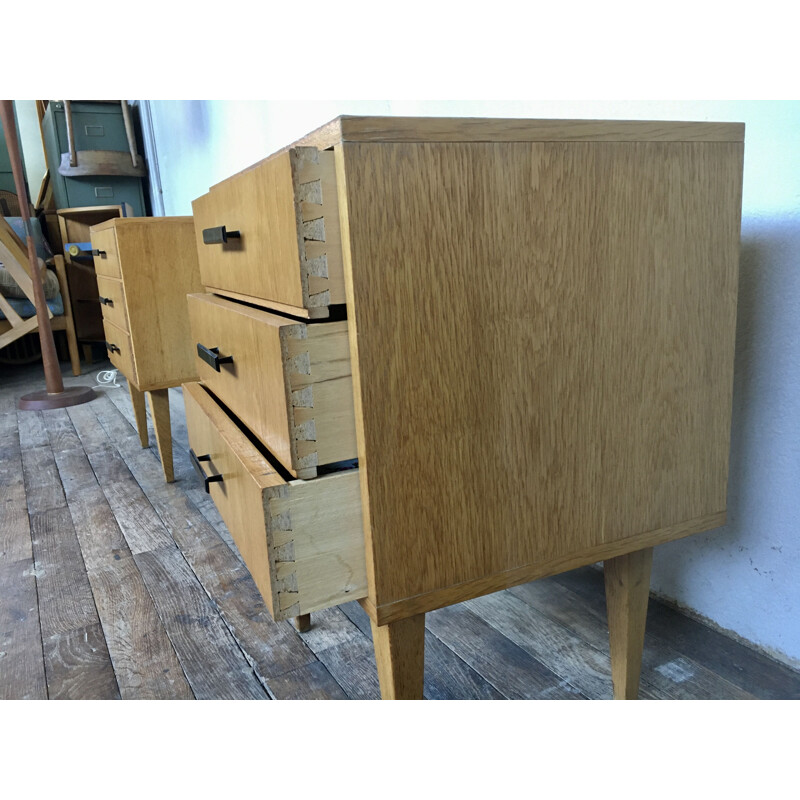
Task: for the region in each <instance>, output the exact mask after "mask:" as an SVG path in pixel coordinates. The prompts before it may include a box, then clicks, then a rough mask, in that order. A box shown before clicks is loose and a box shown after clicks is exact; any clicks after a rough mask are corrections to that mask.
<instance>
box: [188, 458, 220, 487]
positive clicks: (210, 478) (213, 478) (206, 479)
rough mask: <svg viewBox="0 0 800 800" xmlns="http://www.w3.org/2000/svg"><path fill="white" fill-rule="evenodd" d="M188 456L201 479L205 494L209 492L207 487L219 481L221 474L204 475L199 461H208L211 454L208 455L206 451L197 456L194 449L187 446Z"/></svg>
mask: <svg viewBox="0 0 800 800" xmlns="http://www.w3.org/2000/svg"><path fill="white" fill-rule="evenodd" d="M189 458H190V459H191V461H192V466H193V467H194V468H195V470H196V471H197V474H198V475H199V476H200V477H201V478H202V479H203V486H204V488H205V490H206V494H210V492H209V488H208V487H209V486H210V485H211V484H212V483H221V482H222V480H223V478H222V475H206V473H205V472H203V467H202V466H201V464H200V462H201V461H209V462H210V461H211V456H210V455H208V454H207V453H206V454H205V455H202V456H198V455H197V454H196V453H195V452H194V450H192V448H191V447H190V448H189Z"/></svg>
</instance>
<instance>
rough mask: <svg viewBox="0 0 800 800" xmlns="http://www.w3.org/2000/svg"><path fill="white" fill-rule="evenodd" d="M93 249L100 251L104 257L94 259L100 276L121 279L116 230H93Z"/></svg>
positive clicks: (95, 267)
mask: <svg viewBox="0 0 800 800" xmlns="http://www.w3.org/2000/svg"><path fill="white" fill-rule="evenodd" d="M91 236H92V249H93V250H100V252H101V253H102V255H99V256H95V257H94V269H95V272H96V273H97V274H98V275H105V276H106V277H108V278H121V277H122V274H121V272H120V267H119V250H118V249H117V234H116V231H115V230H114V228H110V227H109V228H103V229H102V230H96V229H94V228H92V232H91Z"/></svg>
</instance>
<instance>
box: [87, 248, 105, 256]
mask: <svg viewBox="0 0 800 800" xmlns="http://www.w3.org/2000/svg"><path fill="white" fill-rule="evenodd" d="M89 255H90V256H101V257H102V258H105V257H106V251H105V250H90V251H89Z"/></svg>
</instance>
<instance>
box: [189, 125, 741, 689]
mask: <svg viewBox="0 0 800 800" xmlns="http://www.w3.org/2000/svg"><path fill="white" fill-rule="evenodd" d="M743 135H744V126H743V125H739V124H731V123H679V122H602V121H599V122H598V121H591V120H586V121H560V120H498V119H485V120H484V119H466V120H459V119H406V118H372V117H369V118H362V117H342V118H339V119H337V120H334V121H333V122H332V123H330V124H329V125H327V126H325V127H323V128H321V129H320V130H318V131H315V132H314V133H312V134H310V135H309V136H308V137H306V138H305V139H303V140H302V141H301V142H299V143H297V144H296V145H293V146H291V147H290V148H287V149H286V150H284V151H282V152H281V153H278V154H276V155H274V156H272V157H270V158H268V159H266V160H265V161H263V162H261V163H260V164H258V165H255V166H254V167H252V168H250V169H249V170H246V171H245V172H243V173H240V174H239V175H236V176H233V177H232V178H230V179H228V180H227V181H224V182H223V183H222V184H219V185H217V186H215V187H212V188H211V190H210V192H209V193H208V195H206V196H204V197H203V198H200V199H199V200H198V201H196V202H195V221H196V225H197V228H198V248H199V254H200V261H201V269H202V270H203V275H204V276H210V277H209V278H208V279H207V280H205V281H204V282H206V284H207V285H210V286H211V287H213V291H214V292H215V293H216V294H221V293H224V294H225V295H226V297H228V298H232V299H233V300H235V299H242V297H243V295H244V296H246V299H247V300H248V302H250V303H255V304H257V305H261V306H265V307H269V308H271V309H272V310H273V312H278V313H287V312H288V313H292V314H293V315H295V316H304V317H306V318H311V319H310V321H309V323H308V324H309V326H311V325H327V324H330V323H328V322H324V321H323V322H314V317H324V316H325V315H326V314H328V313H331V312H332V310H333V305H334V302H335V301H331V302H330V303H325V302H324V301H322V302H319V301H316V302H312V301H311V298H312V297H314V296H315V295H317V294H320V293H321V292H320V291H319V290H320V289H321V284H318V283H317V282H316V278H321V279H322V280H325V281H334V280H335V278H336V269H337V266H336V265H337V264H339V263H341V266H342V274H343V283H344V288H345V296H346V304H347V326H348V336H349V343H350V355H351V359H350V367H351V371H352V380H353V387H354V410H355V432H356V441H357V452H358V459H359V470H358V473H359V478H360V484H361V505H362V514H363V536H364V545H365V577H366V592H365V594H366V596H365V597H364V600H363V605H364V607H365V609H366V610H367V612H368V613H369V615H370V617H371V619H372V622H373V632H374V641H375V648H376V659H377V663H378V668H379V674H380V679H381V688H382V693H383V694H384V696H385V697H401V698H402V697H420V696H421V691H422V664H423V649H424V648H423V636H424V614H425V612H426V611H430V610H434V609H436V608H440V607H442V606H446V605H450V604H452V603H457V602H460V601H462V600H467V599H470V598H474V597H477V596H480V595H482V594H487V593H489V592H493V591H497V590H499V589H504V588H507V587H509V586H514V585H516V584H521V583H524V582H527V581H530V580H532V579H535V578H537V577H543V576H546V575H552V574H556V573H559V572H562V571H565V570H568V569H572V568H574V567H578V566H581V565H585V564H591V563H594V562H596V561H599V560H603V561H605V562H606V589H607V597H608V606H609V626H610V633H611V643H612V648H611V652H612V658H613V660H614V665H613V672H614V683H615V695H616V696H618V697H633V696H635V695H636V691H637V686H638V671H639V665H640V662H641V647H642V638H643V633H644V619H645V611H646V606H647V594H648V586H649V575H650V562H651V555H652V552H651V551H652V547H653V546H655V545H658V544H661V543H663V542H667V541H672V540H674V539H678V538H681V537H683V536H687V535H689V534H692V533H697V532H699V531H704V530H708V529H710V528H714V527H717V526H719V525H722V524H723V523H724V521H725V507H726V485H727V471H728V451H729V437H730V414H731V392H732V379H733V349H734V333H735V315H736V298H737V279H738V247H739V226H740V217H741V184H742V158H743ZM317 149H318V150H319V153H318V155H316V154H315V151H316V150H317ZM330 150H332V152H333V157H334V165H335V183H336V192H337V196H336V199H335V200H334V199H333V198H332V197H331V191H330V189H331V183H330V177H328V178H327V179H326V177H325V175H328V176H329V175H330V173H329V171H328V172H325V173H324V174H317V175H313V174H308V173H305V168H304V165H305V164H315V165H319V164H323V163H324V162H328V161H329V160H330V159H329V156H328V155H326V154H325V152H323V151H330ZM300 176H302V177H300ZM326 181H327V183H326ZM259 196H260V197H261V200H260V201H258V200H256V199H255V198H257V197H259ZM244 198H253V202H252V203H246V202H244ZM252 206H255V207H256V208H259V209H260V213H257V214H254V215H253V216H252V217H250V216H248V215H247V214H246V213H245V212H243V211H242V210H241V209H246V208H248V207H252ZM333 220H335V221H336V225H333V224H332V221H333ZM234 226H235V227H234ZM230 230H233V231H234V233H235V235H233V236H232V235H231V234H230V233H229V231H230ZM320 241H322V242H324V245H323V247H320V246H319V245H318V244H317V242H320ZM340 242H341V248H342V252H341V261H339V259H338V253H336V252H335V249H336V247H338V245H339V243H340ZM268 243H269V244H270V245H272V244H273V243H274V247H273V248H272V251H271V254H267V252H266V247H267V244H268ZM260 248H264V255H263V259H262V260H261V261H260V262H259V261H258V254H259V253H260V252H261V250H260ZM326 248H327V250H326ZM276 253H279V254H280V255H279V256H277V255H275V254H276ZM226 259H227V261H226ZM224 263H227V264H229V267H230V268H229V269H227V270H226V269H224V268H221V267H220V265H222V264H224ZM259 263H260V264H261V265H262V269H263V271H264V272H265V273H267V274H266V275H265V276H259V275H255V276H254V271H257V269H258V267H257V265H258V264H259ZM298 276H299V277H298ZM312 277H313V278H314V281H313V284H314V289H315V290H314V291H312V290H311V289H310V288H309V287H310V286H311V285H312ZM210 280H211V281H213V283H209V281H210ZM240 280H241V282H242V286H246V287H247V292H250V294H246V293H243V292H242V290H240V289H239V288H238V284H237V281H240ZM304 281H305V283H304ZM327 290H328V289H327V288H326V289H324V290H323V291H327ZM329 296H330V297H334V296H336V297H338V295H335V294H334V290H333V289H330V295H329ZM318 309H322V311H320V310H318ZM220 355H227V354H225V353H223V352H222V351H220ZM233 363H234V364H235V363H236V359H235V357H234V359H233ZM218 366H219V368H220V369H227V368H231V367H230V366H228V367H225V366H222V365H218ZM293 394H294V393H292V395H293ZM221 399H222V401H223V404H224V403H225V397H222V398H221ZM190 402H193V401H191V400H190ZM307 408H309V409H313V411H309V412H308V416H309V418H310V419H311V418H313V414H314V413H316V407H315V405H314V404H313V403H311V405H310V406H307ZM326 413H328V410H327V409H326ZM209 416H210V417H211V418H213V417H215V416H216V413H210V414H209ZM188 417H190V414H189V413H188V412H187V418H188ZM243 422H245V424H248V420H243ZM250 424H252V423H250ZM192 435H193V432H192V428H191V424H190V440H191V437H192ZM261 444H262V445H263V444H264V442H263V440H262V441H261ZM263 456H264V459H265V460H268V459H269V453H267V452H266V450H264V451H263ZM209 457H210V462H211V463H213V462H214V456H213V454H209ZM265 463H266V461H265ZM214 474H215V475H216V479H217V481H220V480H221V482H222V483H223V485H224V481H225V479H226V475H225V474H224V470H223V471H219V472H215V473H214ZM316 480H319V479H316ZM307 483H308V485H309V486H310V485H313V484H314V483H315V481H314V480H312V481H308V482H307ZM207 485H208V484H207ZM211 491H212V495H213V492H215V491H217V490H216V489H213V488H212V489H211ZM295 509H296V511H295ZM299 511H301V507H300V506H299V505H297V506H295V507H294V508H291V509H284V515H283V516H282V517H281V522H280V530H281V531H282V536H281V537H280V538H279V540H277V541H279V542H280V543H279V544H277V543H274V542H273V550H274V551H275V552H273V553H272V554H269V553H268V554H267V555H268V560H271V564H272V566H271V567H270V569H271V570H272V571H273V572H274V573H275V574H274V575H272V578H271V580H272V581H273V582H278V583H280V581H281V577H280V572H281V570H285V571H287V572H291V570H292V568H293V566H290V565H293V564H294V556H293V550H294V549H296V548H297V546H298V543H297V540H296V539H295V537H294V535H293V522H292V514H293V513H297V512H299ZM223 517H224V518H225V519H226V522H228V518H226V517H225V515H224V514H223ZM266 524H267V527H269V525H270V521H269V520H267V523H266ZM229 527H231V528H232V533H233V535H234V538H236V537H237V535H239V536H243V537H245V538H251V537H252V536H254V535H256V534H253V533H252V532H251V531H246V530H244V529H243V528H242V525H241V522H239V523H238V530H237V521H236V520H234V521H233V524H231V523H229ZM305 535H308V533H306V534H305ZM312 538H313V537H312ZM237 541H239V539H237ZM266 546H267V548H268V549H269V542H268V543H267V545H266ZM284 546H286V547H287V548H288V552H287V551H286V550H284V551H282V552H281V551H279V550H278V548H279V547H284ZM328 552H329V554H330V559H331V561H334V560H335V559H336V549H335V545H334V546H332V547H331V549H330V550H329V551H328ZM246 560H247V559H246ZM276 562H277V567H275V564H276ZM248 566H249V567H250V569H251V571H253V572H254V574H256V573H257V571H258V570H259V568H260V567H259V566H258V564H254V563H250V562H248ZM356 568H357V567H356ZM276 570H277V571H276ZM257 580H258V579H257ZM358 583H359V582H358V581H356V582H355V584H356V585H357V584H358ZM262 584H263V580H262ZM262 584H260V585H262ZM293 585H294V584H291V583H287V584H285V585H284V587H283V592H284V593H286V595H287V603H288V597H289V595H290V594H291V593H292V592H293V588H292V587H293ZM356 596H357V595H356ZM351 597H352V595H351ZM303 610H304V609H303V608H302V606H299V607H298V606H295V607H293V611H294V612H298V611H299V612H302V611H303Z"/></svg>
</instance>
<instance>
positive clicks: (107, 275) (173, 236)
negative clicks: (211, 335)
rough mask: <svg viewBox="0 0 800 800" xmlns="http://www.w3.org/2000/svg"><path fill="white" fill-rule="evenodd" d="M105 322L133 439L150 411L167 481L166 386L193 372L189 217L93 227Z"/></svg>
mask: <svg viewBox="0 0 800 800" xmlns="http://www.w3.org/2000/svg"><path fill="white" fill-rule="evenodd" d="M91 240H92V248H93V253H94V265H95V270H96V272H97V288H98V293H99V302H100V304H101V307H102V310H103V328H104V330H105V336H106V347H107V349H108V353H109V359H110V360H111V363H112V364H113V365H114V366H115V367H117V369H119V371H120V372H121V373H122V374H123V375H124V376H125V377H126V378H127V380H128V388H129V390H130V394H131V401H132V403H133V411H134V415H135V417H136V425H137V427H138V429H139V440H140V441H141V443H142V447H147V445H148V436H147V414H146V411H145V406H144V393H145V392H149V395H150V411H151V414H152V417H153V427H154V429H155V433H156V441H157V443H158V451H159V454H160V456H161V466H162V468H163V470H164V477H165V478H166V480H167V481H172V480H173V471H172V435H171V432H170V420H169V395H168V388H169V387H170V386H180V385H181V383H183V382H184V381H187V380H192V379H195V378H196V377H197V370H196V368H195V365H194V356H193V350H192V346H191V343H190V339H189V317H188V312H187V309H186V293H187V292H192V291H199V290H201V289H202V284H201V283H200V273H199V268H198V264H197V249H196V248H195V244H194V224H193V221H192V218H191V217H133V218H129V219H122V218H115V219H110V220H108V221H106V222H103V223H101V224H100V225H95V226H93V227H92V228H91Z"/></svg>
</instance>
